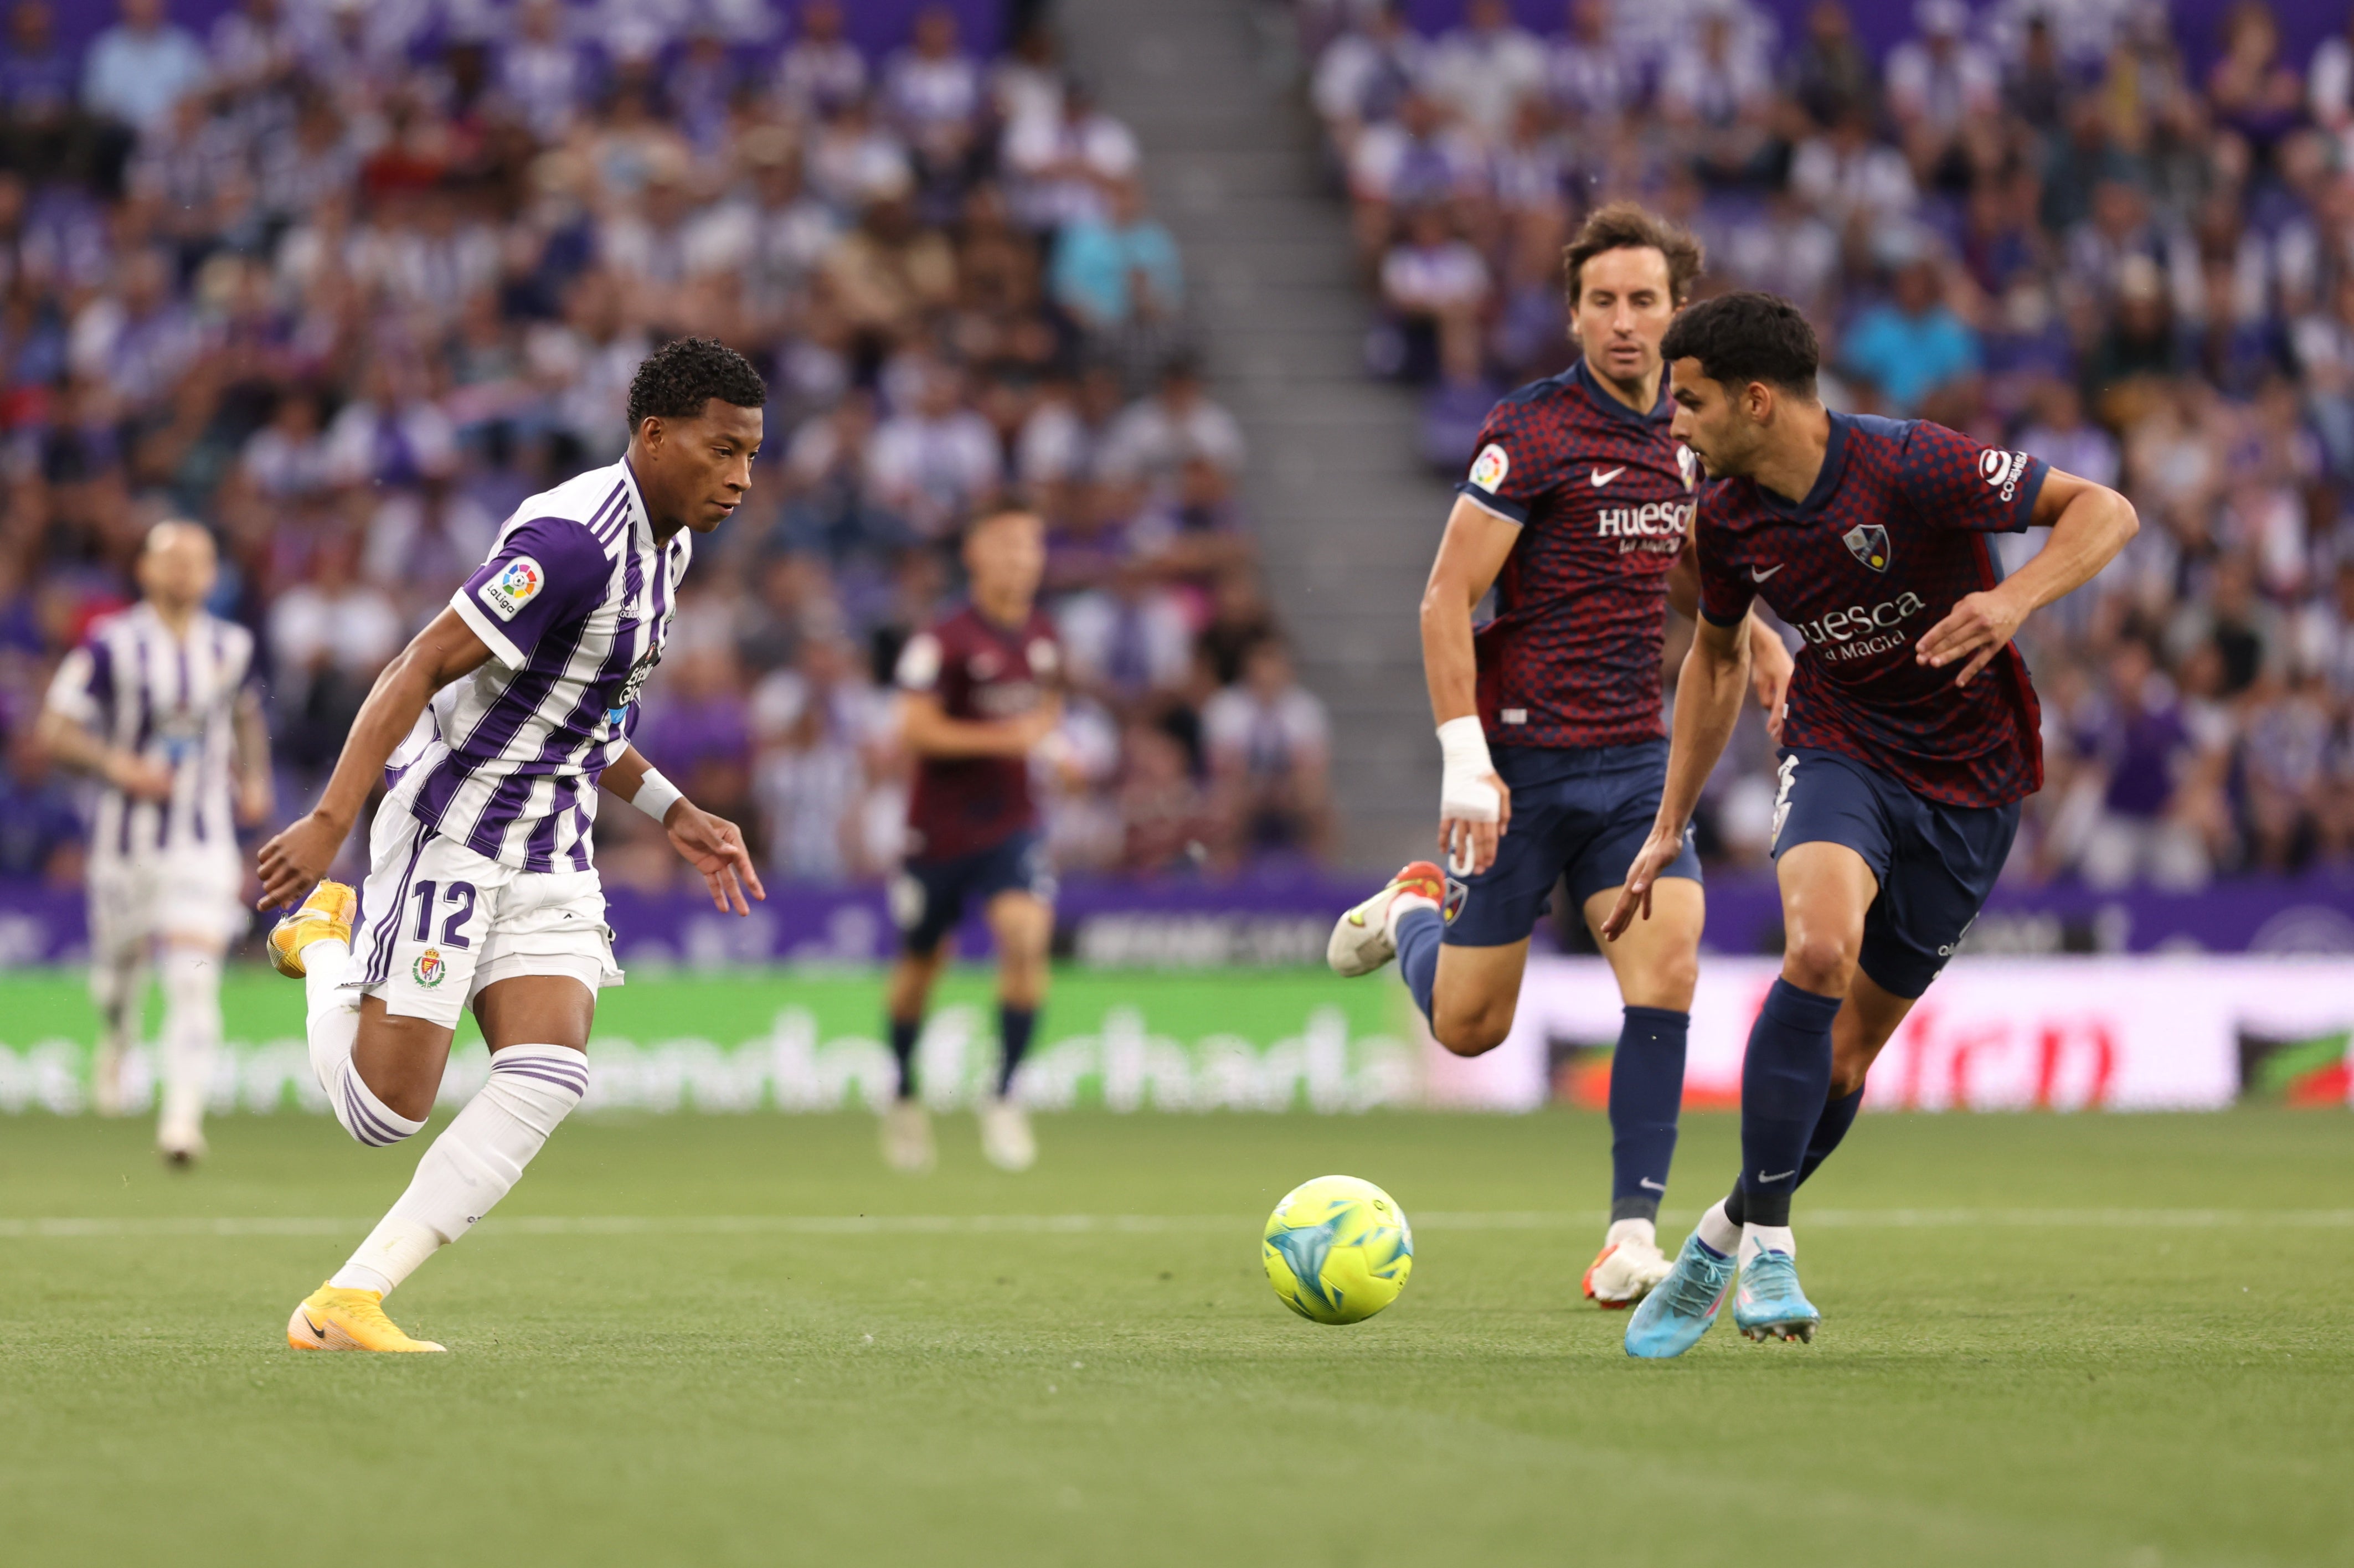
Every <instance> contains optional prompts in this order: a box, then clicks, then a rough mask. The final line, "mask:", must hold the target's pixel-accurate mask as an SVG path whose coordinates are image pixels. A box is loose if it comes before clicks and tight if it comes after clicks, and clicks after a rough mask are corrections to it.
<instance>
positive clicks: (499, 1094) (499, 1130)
mask: <svg viewBox="0 0 2354 1568" xmlns="http://www.w3.org/2000/svg"><path fill="white" fill-rule="evenodd" d="M586 1093H588V1057H587V1056H586V1055H584V1054H582V1053H580V1052H578V1051H575V1050H573V1049H572V1048H571V1047H569V1046H567V1045H510V1046H508V1047H507V1048H506V1049H505V1050H504V1051H499V1052H495V1053H493V1054H492V1056H491V1076H490V1081H489V1082H487V1083H485V1084H484V1085H483V1086H482V1090H481V1092H480V1093H478V1094H476V1095H475V1096H474V1097H473V1098H472V1100H470V1101H468V1102H467V1104H466V1108H465V1109H464V1110H461V1111H460V1112H459V1113H458V1119H457V1120H455V1121H453V1122H451V1124H450V1126H449V1128H448V1129H447V1130H445V1131H444V1132H443V1133H442V1134H441V1136H440V1137H439V1138H437V1139H434V1140H433V1146H432V1147H431V1148H430V1149H428V1150H426V1151H425V1158H424V1159H422V1160H419V1161H418V1162H417V1174H416V1176H415V1177H413V1178H412V1179H411V1180H410V1181H409V1183H408V1191H407V1192H403V1193H402V1194H401V1195H400V1202H397V1203H395V1204H394V1205H393V1206H392V1211H391V1212H390V1213H387V1214H386V1215H385V1217H384V1219H383V1221H382V1223H380V1224H378V1225H377V1226H376V1229H375V1230H373V1231H371V1232H369V1233H368V1238H367V1240H366V1241H364V1242H362V1243H361V1244H360V1246H359V1250H358V1251H357V1252H355V1253H354V1254H352V1256H351V1261H350V1262H348V1263H346V1264H345V1265H344V1266H343V1267H342V1268H340V1269H338V1270H337V1271H336V1272H335V1276H334V1278H332V1279H330V1280H329V1281H328V1282H327V1283H328V1284H330V1285H334V1286H337V1287H343V1288H347V1289H358V1290H377V1291H384V1292H387V1293H389V1292H390V1291H392V1290H393V1289H394V1288H395V1287H398V1285H399V1284H400V1282H401V1281H402V1280H404V1279H406V1278H408V1276H409V1275H410V1274H411V1273H412V1272H413V1271H414V1270H415V1269H416V1267H417V1266H418V1265H419V1264H420V1263H423V1262H424V1261H425V1260H426V1259H427V1258H429V1257H430V1256H432V1255H434V1253H435V1252H437V1251H439V1250H440V1248H442V1247H445V1246H447V1245H450V1244H451V1242H454V1241H456V1240H457V1239H458V1238H459V1237H460V1236H462V1235H464V1234H466V1232H467V1231H469V1230H470V1229H472V1227H473V1224H474V1222H475V1221H477V1220H479V1219H481V1218H482V1216H483V1215H484V1214H487V1213H490V1212H491V1209H492V1206H493V1205H494V1204H495V1203H497V1202H498V1201H499V1200H500V1199H501V1198H504V1197H505V1196H506V1195H507V1193H508V1192H510V1191H512V1190H513V1188H514V1184H515V1182H516V1181H517V1180H518V1179H520V1178H521V1177H522V1175H523V1171H524V1167H525V1166H526V1165H529V1164H530V1163H531V1160H532V1156H534V1155H535V1154H537V1153H538V1152H539V1150H540V1147H541V1146H542V1145H543V1144H545V1143H546V1141H547V1139H548V1135H549V1134H550V1133H552V1132H554V1131H555V1130H556V1126H557V1123H558V1122H560V1121H562V1120H563V1119H564V1118H566V1117H567V1115H569V1114H570V1113H571V1110H572V1107H574V1106H577V1105H578V1104H579V1103H580V1097H581V1096H582V1095H584V1094H586Z"/></svg>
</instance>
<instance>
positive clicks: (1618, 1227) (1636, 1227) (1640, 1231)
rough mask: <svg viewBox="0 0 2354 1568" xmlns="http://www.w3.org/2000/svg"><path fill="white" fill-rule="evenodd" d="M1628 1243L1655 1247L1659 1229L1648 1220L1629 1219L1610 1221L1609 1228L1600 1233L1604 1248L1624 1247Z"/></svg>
mask: <svg viewBox="0 0 2354 1568" xmlns="http://www.w3.org/2000/svg"><path fill="white" fill-rule="evenodd" d="M1629 1242H1640V1243H1642V1244H1643V1245H1645V1246H1657V1245H1659V1226H1658V1225H1656V1224H1653V1223H1652V1222H1650V1221H1649V1220H1643V1219H1632V1218H1629V1219H1624V1220H1613V1221H1611V1222H1610V1228H1609V1229H1608V1230H1606V1231H1605V1232H1603V1233H1602V1245H1604V1246H1625V1245H1627V1244H1628V1243H1629Z"/></svg>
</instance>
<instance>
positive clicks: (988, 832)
mask: <svg viewBox="0 0 2354 1568" xmlns="http://www.w3.org/2000/svg"><path fill="white" fill-rule="evenodd" d="M1062 669H1063V652H1062V644H1061V643H1060V642H1058V641H1056V640H1055V623H1054V622H1053V621H1051V620H1047V619H1046V617H1045V615H1044V612H1043V611H1040V610H1035V609H1034V610H1032V611H1031V612H1030V619H1029V620H1026V621H1024V622H1023V624H1021V625H1020V626H1000V625H999V624H997V622H995V621H993V620H990V619H989V617H987V616H985V615H983V614H981V611H980V610H979V609H976V608H973V607H970V606H968V607H967V608H965V609H960V610H958V611H956V612H955V613H953V614H951V615H949V616H948V617H946V618H945V619H943V620H939V621H938V622H936V623H934V625H933V626H932V628H931V629H930V630H928V631H920V632H917V634H916V635H915V636H913V637H911V638H909V639H908V640H907V647H905V648H904V649H902V650H900V652H899V666H898V670H897V672H896V680H897V682H898V684H899V688H900V689H901V690H902V691H908V692H930V693H932V694H935V695H937V696H938V698H939V700H940V711H941V712H942V713H944V714H946V715H948V716H949V717H950V718H952V719H968V720H977V721H981V722H988V721H991V720H995V719H1010V718H1018V717H1020V716H1021V715H1023V714H1026V713H1028V712H1030V711H1031V710H1032V709H1034V708H1035V707H1036V706H1038V705H1039V704H1041V703H1043V702H1044V701H1046V700H1047V698H1048V697H1049V695H1051V694H1053V693H1054V692H1055V691H1056V690H1058V689H1059V687H1060V684H1061V679H1062ZM1037 827H1038V808H1037V805H1036V803H1035V802H1034V800H1032V799H1031V795H1030V759H1029V758H1026V757H922V758H917V760H916V788H915V789H914V791H913V793H911V794H910V795H909V796H908V799H907V834H908V840H909V842H908V846H907V853H908V856H909V857H910V858H911V859H916V860H949V859H953V858H954V857H956V856H958V855H965V854H977V853H980V852H981V851H982V850H985V849H991V848H994V847H995V846H997V845H999V844H1002V843H1003V842H1005V841H1006V840H1007V839H1010V838H1012V837H1013V835H1014V834H1016V833H1023V832H1035V831H1036V830H1037Z"/></svg>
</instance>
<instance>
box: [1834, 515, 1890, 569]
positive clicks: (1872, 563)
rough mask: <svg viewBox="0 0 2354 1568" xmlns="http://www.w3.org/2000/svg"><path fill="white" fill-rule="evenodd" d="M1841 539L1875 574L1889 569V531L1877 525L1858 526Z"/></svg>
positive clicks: (1863, 524)
mask: <svg viewBox="0 0 2354 1568" xmlns="http://www.w3.org/2000/svg"><path fill="white" fill-rule="evenodd" d="M1840 538H1841V539H1843V540H1845V541H1846V542H1847V547H1848V549H1849V551H1850V553H1851V554H1852V555H1853V556H1855V558H1856V559H1857V560H1859V561H1861V562H1862V563H1863V564H1864V565H1865V566H1867V567H1871V568H1872V570H1873V571H1875V572H1884V571H1886V570H1887V569H1888V530H1887V529H1885V528H1883V527H1882V526H1881V525H1880V524H1877V523H1862V524H1857V525H1856V526H1855V527H1852V528H1850V529H1849V530H1848V531H1847V532H1846V533H1844V534H1842V535H1840Z"/></svg>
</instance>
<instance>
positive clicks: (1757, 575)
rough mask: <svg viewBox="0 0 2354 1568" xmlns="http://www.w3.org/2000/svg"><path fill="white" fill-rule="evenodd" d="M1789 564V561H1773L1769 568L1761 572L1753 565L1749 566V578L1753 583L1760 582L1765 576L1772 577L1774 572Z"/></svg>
mask: <svg viewBox="0 0 2354 1568" xmlns="http://www.w3.org/2000/svg"><path fill="white" fill-rule="evenodd" d="M1789 564H1790V563H1789V562H1787V561H1776V562H1775V563H1774V565H1773V567H1772V568H1771V569H1769V570H1766V571H1762V572H1761V571H1759V570H1758V569H1757V568H1756V567H1750V568H1749V580H1750V581H1751V582H1753V583H1762V582H1764V581H1765V579H1766V578H1767V577H1772V576H1773V575H1774V573H1775V572H1778V571H1780V570H1781V569H1782V568H1783V567H1787V566H1788V565H1789Z"/></svg>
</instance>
